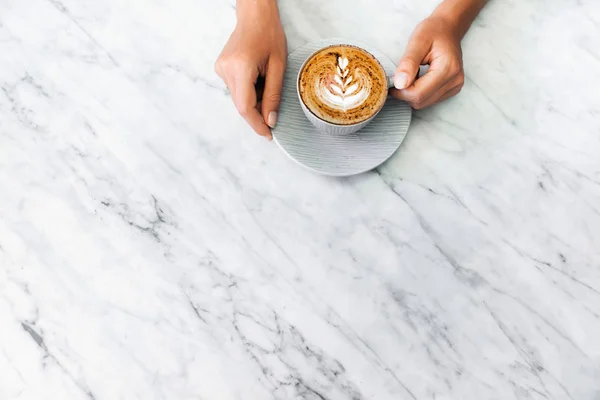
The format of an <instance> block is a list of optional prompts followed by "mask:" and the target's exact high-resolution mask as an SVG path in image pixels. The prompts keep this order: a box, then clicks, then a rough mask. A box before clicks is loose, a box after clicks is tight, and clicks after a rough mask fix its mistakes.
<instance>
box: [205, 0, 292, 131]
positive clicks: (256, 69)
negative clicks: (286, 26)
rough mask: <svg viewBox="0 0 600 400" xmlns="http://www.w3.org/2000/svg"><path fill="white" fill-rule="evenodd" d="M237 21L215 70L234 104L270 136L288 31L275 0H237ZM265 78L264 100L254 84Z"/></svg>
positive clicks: (252, 122)
mask: <svg viewBox="0 0 600 400" xmlns="http://www.w3.org/2000/svg"><path fill="white" fill-rule="evenodd" d="M236 4H237V6H236V14H237V24H236V27H235V29H234V31H233V33H232V34H231V36H230V38H229V40H228V42H227V44H226V45H225V47H224V48H223V51H222V52H221V55H220V56H219V58H218V59H217V62H216V63H215V71H216V72H217V74H218V75H219V76H220V77H221V79H223V81H224V82H225V84H226V85H227V87H228V88H229V91H230V92H231V97H232V98H233V102H234V103H235V106H236V108H237V110H238V112H239V113H240V115H242V117H244V119H245V120H246V121H247V122H248V124H249V125H250V126H251V127H252V128H253V129H254V130H255V131H256V132H257V133H258V134H259V135H261V136H265V137H267V138H269V139H270V138H271V130H270V128H272V127H274V126H275V124H276V123H277V113H278V111H279V102H280V100H281V88H282V85H283V74H284V72H285V65H286V61H287V47H286V39H285V33H284V31H283V27H282V25H281V20H280V19H279V10H278V8H277V1H276V0H237V3H236ZM259 77H264V78H265V88H264V93H263V98H262V102H261V103H259V102H258V99H257V96H256V88H255V84H256V81H257V79H258V78H259Z"/></svg>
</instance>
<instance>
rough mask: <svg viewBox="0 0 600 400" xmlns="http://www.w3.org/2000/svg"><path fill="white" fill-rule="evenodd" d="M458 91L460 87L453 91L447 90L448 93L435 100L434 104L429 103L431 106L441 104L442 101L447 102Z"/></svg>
mask: <svg viewBox="0 0 600 400" xmlns="http://www.w3.org/2000/svg"><path fill="white" fill-rule="evenodd" d="M460 89H461V88H460V87H455V88H454V89H451V90H449V91H448V92H446V94H444V95H443V96H442V97H440V98H439V99H437V100H436V101H435V102H434V103H431V105H434V104H438V103H441V102H442V101H444V100H448V99H449V98H450V97H453V96H456V95H457V94H459V93H460Z"/></svg>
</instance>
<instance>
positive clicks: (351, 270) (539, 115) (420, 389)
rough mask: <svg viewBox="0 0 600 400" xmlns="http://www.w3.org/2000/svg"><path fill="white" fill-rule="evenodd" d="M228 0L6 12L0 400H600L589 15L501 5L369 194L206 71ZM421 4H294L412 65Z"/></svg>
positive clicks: (317, 34)
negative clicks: (255, 128) (284, 142)
mask: <svg viewBox="0 0 600 400" xmlns="http://www.w3.org/2000/svg"><path fill="white" fill-rule="evenodd" d="M234 4H235V2H234V0H219V1H212V0H173V1H165V0H103V1H94V0H28V1H24V0H4V1H2V2H0V49H1V52H0V54H1V56H0V86H1V91H0V399H2V400H5V399H11V400H12V399H60V400H71V399H91V400H112V399H145V400H147V399H168V400H191V399H209V400H213V399H215V400H230V399H231V400H234V399H235V400H239V399H243V400H245V399H251V400H254V399H257V400H262V399H319V400H323V399H327V400H334V399H355V400H358V399H377V400H380V399H381V400H388V399H393V400H397V399H418V400H421V399H437V400H440V399H477V400H487V399H540V400H541V399H576V400H580V399H586V400H587V399H593V400H597V399H600V340H599V338H600V105H599V104H600V101H599V100H600V95H599V93H600V89H599V88H600V35H598V32H599V31H600V2H598V1H596V0H578V1H575V0H562V1H524V0H503V1H495V2H491V3H490V4H489V5H488V7H487V8H486V9H485V10H484V12H483V13H482V15H481V16H480V18H479V19H478V20H477V21H476V23H475V25H474V26H473V28H472V29H471V31H470V32H469V34H468V36H467V37H466V39H465V41H464V53H465V54H464V56H465V68H466V74H467V82H466V85H465V88H464V89H463V92H462V93H461V94H460V95H459V96H458V97H456V98H454V99H452V100H450V101H447V102H446V103H444V104H441V105H439V106H436V107H433V108H430V109H428V110H424V111H418V112H415V114H414V119H413V124H412V126H411V129H410V131H409V135H408V137H407V140H406V141H405V142H404V144H403V145H402V147H401V148H400V150H399V151H398V152H397V153H396V154H395V155H394V157H393V158H392V159H391V160H390V161H389V162H387V163H386V164H385V165H383V166H382V167H380V168H379V169H378V170H377V171H374V172H371V173H367V174H364V175H361V176H358V177H354V178H350V179H333V178H325V177H321V176H318V175H314V174H312V173H310V172H307V171H305V170H304V169H302V168H300V167H298V166H297V165H296V164H294V163H293V162H291V161H290V160H288V159H287V157H286V156H285V155H284V153H283V152H281V151H280V150H279V149H278V148H277V146H276V145H274V144H273V143H268V142H267V141H265V140H264V139H262V138H259V137H258V136H256V135H254V134H253V133H252V132H251V131H250V129H249V128H248V127H247V126H246V124H245V123H244V122H243V120H242V119H241V118H240V117H238V116H237V114H236V111H235V108H234V107H233V105H232V103H231V99H230V97H229V96H228V94H227V92H226V90H225V87H224V85H223V84H222V83H221V82H220V80H219V79H218V77H217V76H216V75H215V74H214V72H213V63H214V60H215V58H216V57H217V55H218V54H219V51H220V49H221V47H222V45H223V44H224V42H225V41H226V39H227V37H228V34H229V32H230V31H231V29H232V27H233V25H234V23H235V10H234ZM436 4H437V1H434V0H426V1H423V0H420V1H417V0H412V1H411V0H378V1H377V2H367V1H358V0H355V1H341V0H336V1H333V0H332V1H322V0H283V1H281V8H282V18H283V21H284V24H285V29H286V32H287V34H288V42H289V48H290V50H293V49H294V48H297V47H298V46H301V45H302V44H304V43H305V42H307V41H310V40H315V39H318V38H325V37H330V36H345V37H353V38H356V39H359V40H361V41H363V42H367V43H371V44H372V45H373V46H376V47H378V48H380V49H381V50H382V51H383V52H385V53H386V54H388V55H389V56H390V57H391V58H392V59H393V60H395V61H397V60H398V59H399V58H400V57H401V55H402V52H403V49H404V46H405V44H406V39H407V36H408V35H409V34H410V32H411V30H412V28H413V27H414V25H415V24H416V23H417V22H418V21H420V20H421V19H422V18H424V17H426V16H427V15H428V13H429V12H430V11H431V10H432V9H433V7H434V6H435V5H436Z"/></svg>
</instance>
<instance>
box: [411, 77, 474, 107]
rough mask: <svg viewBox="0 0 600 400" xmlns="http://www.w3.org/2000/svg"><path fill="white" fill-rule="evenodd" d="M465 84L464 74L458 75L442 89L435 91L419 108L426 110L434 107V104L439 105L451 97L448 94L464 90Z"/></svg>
mask: <svg viewBox="0 0 600 400" xmlns="http://www.w3.org/2000/svg"><path fill="white" fill-rule="evenodd" d="M463 84H464V74H462V73H460V72H459V73H458V74H457V75H456V76H455V77H454V78H452V79H450V80H449V81H448V82H446V83H445V84H444V85H442V87H441V88H439V89H438V90H436V91H435V93H433V94H432V95H431V96H429V97H428V98H426V99H425V100H424V101H422V102H421V104H419V108H426V107H429V106H432V105H434V104H437V103H439V102H440V101H442V99H443V100H445V99H447V98H448V97H450V96H447V93H450V92H452V93H455V94H456V93H458V92H460V90H461V89H462V87H463Z"/></svg>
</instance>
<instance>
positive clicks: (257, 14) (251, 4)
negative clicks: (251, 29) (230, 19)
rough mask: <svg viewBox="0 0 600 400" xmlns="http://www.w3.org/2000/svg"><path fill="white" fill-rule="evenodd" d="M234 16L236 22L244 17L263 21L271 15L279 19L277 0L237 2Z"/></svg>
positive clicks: (244, 0) (245, 0)
mask: <svg viewBox="0 0 600 400" xmlns="http://www.w3.org/2000/svg"><path fill="white" fill-rule="evenodd" d="M236 14H237V18H238V20H240V19H243V18H246V17H249V18H251V19H254V18H260V19H263V18H264V17H270V16H273V15H275V16H277V17H279V10H278V8H277V0H237V1H236Z"/></svg>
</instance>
